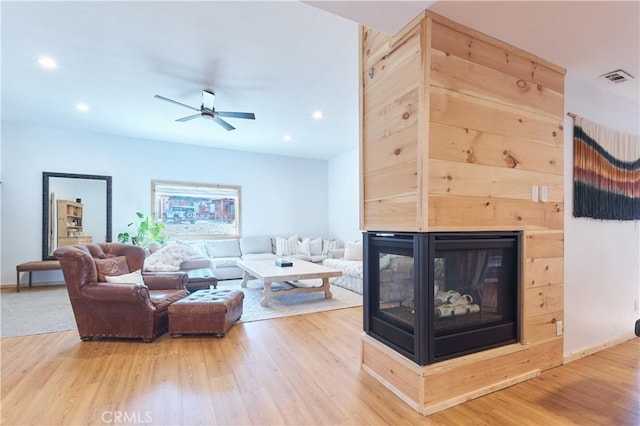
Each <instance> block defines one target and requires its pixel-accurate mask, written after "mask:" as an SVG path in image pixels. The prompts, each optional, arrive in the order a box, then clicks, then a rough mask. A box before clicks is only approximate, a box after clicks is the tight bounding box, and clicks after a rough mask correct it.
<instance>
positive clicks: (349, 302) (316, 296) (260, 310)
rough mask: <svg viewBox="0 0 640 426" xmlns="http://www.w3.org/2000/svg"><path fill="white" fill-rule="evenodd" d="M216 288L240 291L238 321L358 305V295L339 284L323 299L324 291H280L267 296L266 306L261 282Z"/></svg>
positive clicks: (231, 283) (235, 282)
mask: <svg viewBox="0 0 640 426" xmlns="http://www.w3.org/2000/svg"><path fill="white" fill-rule="evenodd" d="M300 284H302V285H305V284H306V285H307V286H317V285H321V282H320V280H305V281H302V282H300V283H298V285H300ZM218 288H230V289H235V290H242V291H243V292H244V302H243V304H242V317H240V321H239V322H250V321H260V320H265V319H270V318H280V317H288V316H293V315H303V314H310V313H314V312H322V311H332V310H335V309H344V308H351V307H354V306H362V295H361V294H358V293H354V292H353V291H350V290H347V289H344V288H342V287H336V286H331V294H332V296H333V297H331V298H330V299H327V298H325V297H324V292H321V291H318V292H312V293H302V294H286V293H281V294H278V293H277V292H276V293H275V294H272V295H271V298H270V299H269V306H266V307H264V306H262V305H261V304H260V300H262V290H263V288H264V287H263V284H262V282H260V281H257V280H254V281H249V282H248V284H247V287H246V288H240V280H230V281H220V282H218ZM271 288H272V290H276V291H277V290H283V289H286V288H289V286H287V285H286V284H281V283H277V284H273V285H272V286H271Z"/></svg>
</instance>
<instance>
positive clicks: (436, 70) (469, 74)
mask: <svg viewBox="0 0 640 426" xmlns="http://www.w3.org/2000/svg"><path fill="white" fill-rule="evenodd" d="M430 82H431V85H433V86H438V87H441V88H446V89H449V90H453V91H455V92H459V93H463V94H466V95H471V96H475V97H479V98H483V99H487V100H491V101H494V102H496V103H503V104H506V105H509V106H511V107H515V108H522V109H526V110H529V111H531V112H535V113H539V114H543V115H547V116H549V117H552V118H555V117H558V116H561V115H562V114H563V112H564V96H563V95H562V93H559V92H555V91H553V90H549V89H545V88H544V87H542V86H541V85H537V84H536V83H534V82H533V81H530V80H528V79H524V78H518V77H512V76H510V75H508V74H505V73H503V72H500V71H498V70H496V69H493V68H489V67H486V66H483V65H479V64H476V63H474V62H471V61H467V60H465V59H462V58H460V57H457V56H453V55H450V54H446V53H445V52H442V51H440V50H436V49H433V50H432V55H431V79H430Z"/></svg>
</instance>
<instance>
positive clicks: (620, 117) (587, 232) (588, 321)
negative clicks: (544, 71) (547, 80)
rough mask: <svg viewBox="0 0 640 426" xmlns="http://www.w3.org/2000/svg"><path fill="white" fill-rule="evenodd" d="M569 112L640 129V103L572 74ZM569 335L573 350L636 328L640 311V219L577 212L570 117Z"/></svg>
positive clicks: (566, 347) (567, 164)
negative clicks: (595, 216) (592, 216)
mask: <svg viewBox="0 0 640 426" xmlns="http://www.w3.org/2000/svg"><path fill="white" fill-rule="evenodd" d="M565 104H566V105H565V107H566V111H568V112H572V113H575V114H577V115H579V116H581V117H584V118H586V119H589V120H591V121H594V122H596V123H599V124H601V125H604V126H607V127H611V128H614V129H617V130H619V131H621V132H624V133H630V134H635V135H638V134H640V108H639V106H638V105H637V104H634V103H632V102H629V101H627V100H625V99H622V98H620V97H616V96H612V95H609V94H606V93H604V92H602V91H600V90H599V89H597V88H594V87H591V86H588V85H586V84H584V83H582V82H579V81H576V80H574V79H572V78H571V77H570V76H567V78H566V82H565ZM565 129H566V131H565V138H564V143H565V167H564V173H565V179H564V182H565V188H566V190H565V271H564V276H565V295H564V300H565V340H564V353H565V356H566V355H571V354H574V353H578V352H580V351H582V350H587V349H592V348H596V347H598V346H600V345H602V344H604V343H607V342H611V341H614V340H616V339H620V338H622V337H624V336H625V335H628V334H629V333H632V332H633V325H634V323H635V320H636V319H637V318H640V313H638V312H637V311H635V306H634V303H635V301H637V300H638V299H640V263H639V261H640V229H639V225H638V221H626V222H622V221H603V220H593V219H586V218H574V217H573V214H572V212H573V161H572V159H573V120H572V119H571V118H570V117H567V119H566V120H565Z"/></svg>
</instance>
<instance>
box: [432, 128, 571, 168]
mask: <svg viewBox="0 0 640 426" xmlns="http://www.w3.org/2000/svg"><path fill="white" fill-rule="evenodd" d="M563 155H564V154H563V148H562V147H561V146H554V145H549V144H546V143H540V142H537V141H532V140H527V139H522V138H514V137H507V136H503V135H499V134H493V133H486V132H482V131H479V130H473V129H468V128H462V127H454V126H447V125H443V124H437V123H430V125H429V158H432V159H438V160H449V161H457V162H460V163H470V164H482V165H485V166H496V167H506V168H509V169H516V170H528V171H532V172H540V173H547V174H554V175H560V176H562V174H563V161H562V160H563Z"/></svg>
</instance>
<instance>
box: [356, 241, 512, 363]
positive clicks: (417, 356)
mask: <svg viewBox="0 0 640 426" xmlns="http://www.w3.org/2000/svg"><path fill="white" fill-rule="evenodd" d="M521 234H522V233H521V232H520V231H491V232H485V231H481V232H430V233H425V232H423V233H412V232H375V231H369V232H365V233H364V235H363V261H364V288H363V298H364V330H365V332H366V333H367V334H368V335H370V336H371V337H373V338H375V339H376V340H378V341H380V342H382V343H384V344H385V345H387V346H389V347H391V348H392V349H394V350H395V351H397V352H399V353H400V354H402V355H403V356H405V357H407V358H409V359H411V360H412V361H414V362H416V363H417V364H419V365H427V364H432V363H434V362H439V361H444V360H446V359H450V358H454V357H458V356H462V355H466V354H469V353H474V352H480V351H482V350H486V349H490V348H494V347H499V346H504V345H507V344H511V343H516V342H519V341H520V328H521V324H520V322H521V315H520V304H521V297H522V295H521V258H522V256H521V253H522V248H521V238H522V237H521ZM443 244H444V245H449V246H452V245H460V247H466V248H469V247H480V248H486V247H487V246H490V247H491V248H505V247H506V248H512V249H513V254H514V256H513V259H511V262H512V263H511V264H510V265H507V267H506V268H503V269H504V271H503V273H505V274H507V273H508V274H511V275H512V276H513V277H515V280H516V283H517V284H516V286H515V288H514V289H513V290H514V291H515V297H512V299H513V300H512V304H511V306H510V307H509V309H512V310H513V312H511V313H512V316H513V321H507V322H504V323H499V324H495V325H489V326H481V327H478V328H476V329H474V330H472V331H465V332H464V333H460V335H458V334H455V333H454V334H446V333H445V334H444V335H437V333H436V331H435V329H434V328H435V327H434V321H433V318H434V291H433V288H434V287H433V286H434V271H433V268H429V267H426V265H425V264H428V263H429V262H430V261H432V260H433V259H434V257H435V251H436V246H437V245H443ZM380 248H383V249H384V252H385V253H395V254H403V255H409V256H412V257H413V258H414V271H413V273H414V275H413V293H414V300H415V306H416V308H415V316H414V324H413V327H403V326H402V324H398V323H397V322H395V323H394V321H386V320H385V318H384V315H381V313H380V310H379V309H378V306H377V304H378V303H379V300H380V288H379V285H371V282H370V280H371V279H372V277H373V278H374V279H376V280H379V265H378V263H377V261H376V262H372V261H371V259H372V257H370V256H371V255H372V252H373V254H374V255H375V254H376V253H380ZM416 259H422V260H423V261H421V262H415V260H416ZM511 268H512V269H511ZM422 283H427V285H424V284H422ZM430 319H431V320H430Z"/></svg>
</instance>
